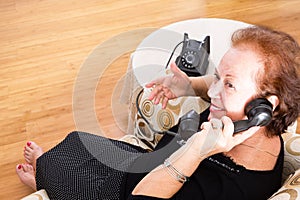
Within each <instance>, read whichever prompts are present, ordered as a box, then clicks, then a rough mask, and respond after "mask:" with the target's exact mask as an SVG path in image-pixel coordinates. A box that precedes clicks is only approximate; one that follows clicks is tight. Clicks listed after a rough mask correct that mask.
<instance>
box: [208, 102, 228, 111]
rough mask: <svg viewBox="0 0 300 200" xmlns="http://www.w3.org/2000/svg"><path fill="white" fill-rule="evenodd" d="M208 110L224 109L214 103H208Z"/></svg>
mask: <svg viewBox="0 0 300 200" xmlns="http://www.w3.org/2000/svg"><path fill="white" fill-rule="evenodd" d="M209 110H210V112H218V111H225V109H224V108H222V107H220V106H217V105H215V104H210V108H209Z"/></svg>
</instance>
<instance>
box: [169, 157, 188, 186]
mask: <svg viewBox="0 0 300 200" xmlns="http://www.w3.org/2000/svg"><path fill="white" fill-rule="evenodd" d="M164 166H165V167H166V169H167V170H168V173H169V174H170V175H171V176H173V177H174V178H175V179H176V180H177V181H178V182H180V183H185V182H187V181H188V180H189V177H187V176H185V175H183V174H182V173H181V172H180V171H178V170H177V169H176V168H175V167H174V166H173V165H172V164H171V163H170V161H169V160H168V159H166V160H165V162H164Z"/></svg>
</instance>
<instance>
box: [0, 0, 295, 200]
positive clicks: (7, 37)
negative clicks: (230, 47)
mask: <svg viewBox="0 0 300 200" xmlns="http://www.w3.org/2000/svg"><path fill="white" fill-rule="evenodd" d="M299 8H300V1H299V0H273V1H271V0H253V1H250V0H249V1H247V0H241V1H237V0H218V1H216V0H214V1H212V0H190V1H183V0H141V1H131V0H63V1H61V0H1V1H0V12H1V18H0V36H1V39H0V46H1V48H0V127H1V129H2V131H1V133H0V138H1V140H0V169H1V171H0V199H10V200H11V199H20V198H21V197H24V196H26V195H28V194H30V193H31V192H32V191H31V190H30V189H28V188H26V187H25V186H24V185H23V184H22V183H20V181H19V180H18V178H17V176H16V174H15V166H16V165H17V164H18V163H22V162H24V161H23V155H22V150H23V146H24V145H25V143H26V141H28V140H33V141H36V142H37V143H38V144H40V145H41V146H42V147H43V149H44V150H48V149H50V148H51V147H53V146H54V145H55V144H57V143H58V142H60V141H61V140H62V139H63V138H64V137H65V136H66V135H67V134H68V133H69V132H70V131H73V130H75V129H76V124H75V122H74V117H73V107H72V106H73V89H74V84H75V82H76V78H77V76H78V73H79V71H80V68H81V66H82V65H83V63H84V62H85V60H86V59H87V58H88V56H89V55H90V53H91V52H92V51H93V50H94V49H95V48H96V47H97V46H98V45H99V44H103V43H104V42H105V41H107V40H109V39H111V38H112V37H114V36H116V35H118V34H121V33H124V32H127V31H132V30H136V29H138V28H159V27H162V26H165V25H168V24H170V23H173V22H177V21H182V20H187V19H194V18H203V17H212V18H227V19H233V20H239V21H244V22H247V23H250V24H262V25H268V26H271V27H273V28H277V29H279V30H282V31H286V32H288V33H289V34H291V35H292V36H294V37H295V38H296V39H297V40H298V41H299V42H300V29H299V27H300V9H299ZM106 53H107V55H109V54H110V52H106ZM129 54H130V52H127V53H125V54H124V55H122V56H120V57H118V58H117V59H115V60H114V61H113V62H112V63H111V64H110V65H109V68H107V69H106V70H105V72H104V74H103V76H102V78H101V80H100V81H99V87H97V89H96V92H95V93H96V100H97V101H96V103H95V110H96V115H97V119H98V122H99V124H101V127H102V128H103V132H105V133H106V134H107V136H109V137H113V138H117V137H120V136H122V135H123V134H124V132H123V127H124V126H126V122H122V123H123V124H121V126H120V125H119V126H117V125H116V122H115V121H114V117H113V112H112V109H111V95H112V91H113V89H114V88H115V85H116V84H117V82H118V80H120V79H121V78H122V76H123V75H124V73H125V72H126V69H127V64H128V60H129ZM82 98H84V96H83V97H82ZM99 102H100V103H99ZM127 112H128V111H127V110H126V107H124V108H122V109H121V110H120V118H121V119H124V121H126V116H127ZM299 123H300V122H299ZM298 132H300V130H299V129H298Z"/></svg>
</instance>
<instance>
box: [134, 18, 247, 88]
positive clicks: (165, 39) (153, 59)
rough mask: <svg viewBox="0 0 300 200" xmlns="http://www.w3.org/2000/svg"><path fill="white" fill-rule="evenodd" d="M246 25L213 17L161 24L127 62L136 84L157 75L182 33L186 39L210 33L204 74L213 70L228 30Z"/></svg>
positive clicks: (226, 41)
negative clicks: (186, 35)
mask: <svg viewBox="0 0 300 200" xmlns="http://www.w3.org/2000/svg"><path fill="white" fill-rule="evenodd" d="M247 26H250V25H249V24H247V23H244V22H240V21H234V20H228V19H216V18H200V19H192V20H186V21H180V22H177V23H173V24H170V25H168V26H165V27H162V28H160V29H158V30H157V31H155V32H153V33H152V34H150V35H149V36H148V37H146V38H145V39H144V40H143V41H142V42H141V43H140V45H139V46H138V48H137V49H136V51H135V52H134V53H133V54H132V57H131V65H132V69H133V73H134V75H135V77H136V79H137V80H138V82H139V84H140V85H144V84H145V83H148V82H149V81H151V80H153V79H154V78H156V77H157V76H159V75H163V73H164V69H165V67H166V64H167V62H168V59H169V58H170V55H171V52H172V51H173V49H174V48H175V46H176V45H177V44H178V43H179V42H181V41H182V40H183V35H184V33H188V35H189V38H190V39H195V40H198V41H203V40H204V38H205V37H206V36H207V35H209V36H210V56H209V63H210V64H209V67H208V70H207V74H211V73H213V72H214V68H215V66H217V65H218V64H219V62H220V60H221V58H222V56H223V55H224V54H225V52H226V51H227V50H228V49H229V47H230V42H231V41H230V38H231V35H232V33H233V32H234V31H235V30H237V29H240V28H244V27H247ZM181 48H182V46H179V48H177V50H176V52H175V54H174V56H173V57H172V60H173V61H174V60H175V59H176V57H177V56H176V55H179V53H180V51H181Z"/></svg>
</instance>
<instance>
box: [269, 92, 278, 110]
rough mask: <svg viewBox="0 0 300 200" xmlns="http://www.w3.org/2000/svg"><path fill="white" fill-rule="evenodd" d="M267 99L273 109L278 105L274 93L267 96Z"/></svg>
mask: <svg viewBox="0 0 300 200" xmlns="http://www.w3.org/2000/svg"><path fill="white" fill-rule="evenodd" d="M267 99H268V101H270V103H271V104H272V105H273V111H274V110H275V108H276V107H277V106H278V104H279V99H278V97H277V96H276V95H271V96H269V97H267Z"/></svg>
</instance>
